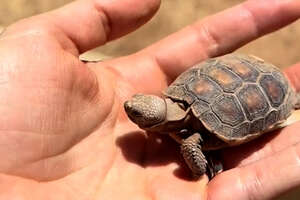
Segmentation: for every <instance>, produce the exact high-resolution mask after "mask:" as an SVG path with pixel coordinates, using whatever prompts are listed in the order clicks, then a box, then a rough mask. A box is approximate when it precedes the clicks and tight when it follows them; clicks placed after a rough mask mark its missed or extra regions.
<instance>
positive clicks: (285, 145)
mask: <svg viewBox="0 0 300 200" xmlns="http://www.w3.org/2000/svg"><path fill="white" fill-rule="evenodd" d="M159 4H160V2H159V0H143V1H139V0H123V1H111V0H82V1H75V2H74V3H72V4H69V5H67V6H65V7H63V8H60V9H58V10H55V11H52V12H49V13H45V14H42V15H39V16H35V17H32V18H29V19H25V20H22V21H20V22H17V23H15V24H13V25H11V26H10V27H8V28H7V29H6V31H5V32H4V33H3V34H2V35H1V36H0V58H1V62H0V113H1V116H0V144H1V145H0V155H1V160H0V199H5V200H10V199H22V200H27V199H29V200H35V199H44V200H48V199H55V200H57V199H59V200H64V199H68V200H69V199H80V200H81V199H85V200H98V199H101V200H104V199H139V200H141V199H145V200H146V199H158V200H165V199H172V200H176V199H188V200H192V199H210V200H220V199H222V200H223V199H227V200H230V199H239V200H250V199H251V200H253V199H260V200H262V199H271V198H274V197H277V196H279V195H280V194H282V193H285V192H287V191H289V190H290V189H293V188H295V187H297V186H299V185H300V159H299V154H300V145H299V141H300V134H299V132H298V130H299V128H300V123H295V124H293V125H291V126H289V127H286V128H284V129H282V130H280V131H277V132H276V133H273V134H268V135H266V136H265V137H262V138H261V139H259V140H256V141H255V142H250V143H249V144H247V145H244V146H242V147H236V148H233V149H228V150H226V151H224V152H223V156H224V159H225V167H226V168H227V170H226V171H225V172H223V173H221V174H219V175H217V176H216V177H215V178H214V179H213V180H212V181H211V182H209V183H208V180H207V178H206V177H203V178H202V179H200V180H199V181H191V180H190V179H189V176H188V174H189V172H188V170H187V169H186V168H185V165H184V164H183V163H182V159H181V158H180V154H179V151H178V145H177V144H176V143H175V142H173V141H172V140H170V139H169V138H168V137H164V136H161V135H157V136H153V135H150V136H149V137H147V138H146V137H145V134H144V133H143V132H142V131H141V130H139V129H137V127H136V126H135V125H133V124H132V123H131V122H130V121H128V119H127V117H126V115H125V113H124V111H123V106H122V105H123V102H124V101H125V100H127V99H129V98H130V96H131V95H133V94H135V93H138V92H143V93H153V94H159V92H160V91H161V90H163V89H164V88H166V87H167V84H169V83H170V82H171V81H172V80H174V78H175V77H176V76H177V75H178V74H180V73H181V72H182V71H184V70H185V69H187V68H188V67H190V66H191V65H193V64H195V63H197V62H199V61H201V60H204V59H206V58H208V57H214V56H218V55H222V54H226V53H229V52H231V51H234V50H235V49H237V48H239V47H240V46H242V45H244V44H246V43H248V42H250V41H252V40H254V39H256V38H258V37H260V36H262V35H264V34H267V33H269V32H272V31H275V30H277V29H279V28H281V27H284V26H286V25H288V24H290V23H292V22H293V21H295V20H297V19H298V18H299V17H300V1H298V0H281V1H278V0H268V1H261V0H249V1H245V2H244V3H243V4H241V5H237V6H235V7H233V8H230V9H228V10H225V11H223V12H221V13H218V14H216V15H214V16H210V17H207V18H205V19H203V20H200V21H198V22H195V24H192V25H190V26H188V27H186V28H184V29H183V30H181V31H179V32H177V33H174V34H173V35H170V36H169V37H167V38H165V39H163V40H162V41H159V42H157V43H156V44H153V45H151V46H150V47H148V48H146V49H144V50H142V51H140V52H137V53H136V54H133V55H129V56H126V57H121V58H117V59H113V60H108V61H105V62H99V63H83V62H81V61H80V60H79V59H78V57H79V54H81V53H83V52H85V51H87V50H89V49H92V48H94V47H96V46H99V45H103V44H105V43H106V42H108V41H110V40H113V39H116V38H118V37H121V36H123V35H125V34H127V33H128V32H130V31H133V30H134V29H136V28H137V27H139V26H140V25H142V24H143V23H145V22H146V21H147V20H148V19H150V18H151V16H152V15H154V13H155V11H156V10H157V9H158V7H159ZM286 74H287V76H288V77H289V78H290V80H291V83H292V84H293V86H294V87H295V88H296V89H298V90H300V79H299V77H300V66H297V65H295V66H293V67H290V68H288V69H287V70H286ZM226 155H227V156H226ZM226 158H227V160H226Z"/></svg>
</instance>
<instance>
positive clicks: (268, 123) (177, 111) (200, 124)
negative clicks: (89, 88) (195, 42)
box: [124, 54, 300, 178]
mask: <svg viewBox="0 0 300 200" xmlns="http://www.w3.org/2000/svg"><path fill="white" fill-rule="evenodd" d="M299 102H300V101H299V98H298V95H297V94H296V93H295V92H294V90H293V88H292V87H291V86H290V84H289V82H288V81H287V79H286V78H285V76H284V75H283V73H282V72H281V71H280V70H279V69H278V68H276V67H275V66H273V65H272V64H269V63H267V62H265V61H263V60H262V59H260V58H257V57H254V56H247V55H241V54H228V55H225V56H222V57H218V58H212V59H208V60H206V61H205V62H201V63H200V64H197V65H195V66H194V67H192V68H190V69H188V70H187V71H185V72H184V73H182V74H181V75H180V76H179V77H178V78H177V79H176V80H175V81H174V82H173V83H172V84H171V85H170V86H169V87H168V88H167V89H166V91H165V92H164V97H163V98H161V97H158V96H154V95H144V94H136V95H135V96H133V98H132V99H131V100H129V101H126V102H125V104H124V107H125V111H126V113H127V115H128V117H129V118H130V119H131V120H132V121H133V122H134V123H136V124H137V125H138V126H139V127H140V128H142V129H144V130H146V131H150V132H158V133H166V134H170V136H172V138H174V139H175V140H176V141H177V142H179V143H180V144H181V153H182V156H183V157H184V160H185V162H186V164H187V165H188V167H189V168H190V169H191V171H192V173H193V175H194V176H195V177H199V176H201V175H203V174H204V173H206V172H207V173H208V175H209V176H210V177H211V178H212V177H213V176H214V175H215V174H217V173H219V172H220V171H222V166H221V165H219V164H216V162H214V159H212V158H211V157H210V154H209V151H212V150H218V149H221V148H224V147H228V146H235V145H240V144H242V143H246V142H248V141H250V140H253V139H255V138H257V137H259V136H261V135H262V134H263V133H266V132H269V131H271V130H274V129H276V128H279V127H282V125H283V123H284V122H285V121H286V119H287V118H288V117H289V116H290V114H291V112H292V111H293V110H294V109H298V108H299V105H300V104H299ZM203 152H204V153H203Z"/></svg>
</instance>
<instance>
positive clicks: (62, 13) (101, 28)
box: [14, 0, 160, 53]
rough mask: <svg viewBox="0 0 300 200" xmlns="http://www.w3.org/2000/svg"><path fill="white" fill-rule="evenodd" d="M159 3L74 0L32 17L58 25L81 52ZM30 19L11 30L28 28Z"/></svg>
mask: <svg viewBox="0 0 300 200" xmlns="http://www.w3.org/2000/svg"><path fill="white" fill-rule="evenodd" d="M159 4H160V0H143V1H139V0H123V1H117V0H78V1H75V2H73V3H71V4H68V5H66V6H64V7H62V8H59V9H57V10H54V11H51V12H49V13H46V14H43V15H39V16H37V17H34V18H33V19H32V20H34V21H35V22H39V25H40V24H44V25H45V23H46V25H47V26H44V27H43V28H45V27H46V28H47V27H48V29H51V28H53V27H54V28H58V29H59V30H60V31H62V33H63V34H65V35H66V36H67V38H69V39H70V40H71V41H72V42H73V43H74V44H75V46H76V47H77V48H78V51H79V53H82V52H84V51H87V50H89V49H92V48H94V47H97V46H99V45H102V44H104V43H106V42H107V41H110V40H113V39H116V38H118V37H120V36H123V35H125V34H127V33H129V32H131V31H133V30H135V29H136V28H137V27H139V26H141V25H142V24H144V23H145V22H146V21H148V20H149V19H150V18H151V17H152V16H153V14H154V13H155V11H156V10H157V9H158V7H159ZM32 20H30V23H28V25H27V26H24V25H23V24H22V25H21V26H17V28H15V29H14V31H15V32H16V31H17V32H20V30H19V29H22V28H23V29H28V28H32V25H33V23H32ZM20 27H22V28H20ZM54 36H55V35H54ZM57 37H60V38H61V36H60V35H58V36H57Z"/></svg>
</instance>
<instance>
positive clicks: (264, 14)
mask: <svg viewBox="0 0 300 200" xmlns="http://www.w3.org/2000/svg"><path fill="white" fill-rule="evenodd" d="M299 17H300V1H298V0H282V1H278V0H270V1H260V0H248V1H246V2H244V3H242V4H240V5H237V6H235V7H233V8H230V9H227V10H225V11H223V12H220V13H218V14H216V15H214V16H210V17H207V18H206V19H204V20H200V21H198V22H196V23H195V24H193V25H191V26H188V27H186V28H184V29H183V30H181V31H179V32H177V33H175V34H173V35H171V36H169V37H167V38H166V39H164V40H162V41H160V42H158V43H156V44H154V45H152V46H150V47H149V48H147V49H146V50H145V51H143V52H141V55H142V56H144V57H148V58H150V59H151V60H154V61H155V62H157V63H158V65H159V66H160V67H161V68H162V70H163V71H164V72H165V73H166V75H167V76H168V77H171V78H174V77H176V76H177V75H178V74H180V73H181V72H182V71H183V70H185V69H186V68H187V67H190V66H192V65H194V64H195V63H197V62H199V61H201V60H204V59H205V58H208V57H214V56H218V55H222V54H226V53H229V52H231V51H234V50H236V49H237V48H239V47H241V46H242V45H244V44H246V43H248V42H249V41H252V40H254V39H256V38H258V37H260V36H262V35H264V34H266V33H269V32H272V31H275V30H277V29H279V28H281V27H283V26H285V25H287V24H289V23H291V22H293V21H295V20H296V19H298V18H299Z"/></svg>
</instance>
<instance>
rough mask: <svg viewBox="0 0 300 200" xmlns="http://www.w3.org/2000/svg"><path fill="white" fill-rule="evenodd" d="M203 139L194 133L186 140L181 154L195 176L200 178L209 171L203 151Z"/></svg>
mask: <svg viewBox="0 0 300 200" xmlns="http://www.w3.org/2000/svg"><path fill="white" fill-rule="evenodd" d="M201 143H202V138H201V135H200V134H199V133H194V134H193V135H191V136H189V137H188V138H186V139H184V140H183V142H182V145H181V154H182V156H183V158H184V160H185V162H186V164H187V165H188V167H189V168H190V169H191V170H192V173H193V176H194V177H195V178H198V177H199V176H201V175H203V174H204V173H205V172H206V169H207V164H208V163H207V160H206V158H205V156H204V154H203V153H202V150H201Z"/></svg>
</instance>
